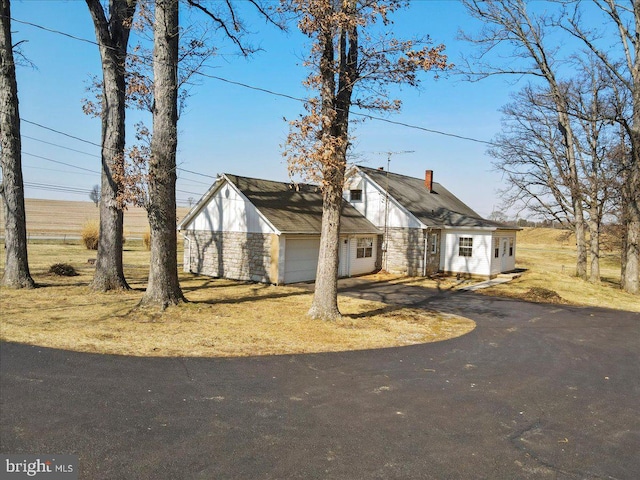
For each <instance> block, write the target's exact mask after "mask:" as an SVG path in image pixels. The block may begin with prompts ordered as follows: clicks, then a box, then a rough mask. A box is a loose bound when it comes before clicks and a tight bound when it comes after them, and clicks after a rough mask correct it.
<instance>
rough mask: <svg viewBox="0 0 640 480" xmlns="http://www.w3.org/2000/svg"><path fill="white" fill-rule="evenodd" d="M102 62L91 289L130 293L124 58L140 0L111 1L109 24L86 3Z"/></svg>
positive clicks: (96, 4)
mask: <svg viewBox="0 0 640 480" xmlns="http://www.w3.org/2000/svg"><path fill="white" fill-rule="evenodd" d="M86 3H87V7H88V8H89V12H90V14H91V17H92V19H93V24H94V28H95V32H96V39H97V40H98V42H99V44H100V58H101V62H102V76H103V77H102V78H103V81H102V83H103V91H102V112H101V119H102V173H101V191H102V195H101V197H100V236H99V240H98V253H97V257H96V271H95V274H94V277H93V282H92V283H91V286H92V288H93V289H95V290H98V291H107V290H119V289H128V288H129V285H128V284H127V281H126V280H125V276H124V269H123V264H122V245H123V222H124V212H123V208H124V205H123V199H122V198H121V196H122V195H123V191H122V189H123V185H122V178H121V175H122V174H123V172H124V147H125V98H126V97H125V95H126V85H125V58H126V54H127V45H128V41H129V32H130V28H131V21H132V19H133V15H134V13H135V9H136V3H137V0H111V2H110V3H109V9H110V11H109V15H110V18H109V19H107V17H106V15H105V12H104V9H103V7H102V4H101V3H100V0H86Z"/></svg>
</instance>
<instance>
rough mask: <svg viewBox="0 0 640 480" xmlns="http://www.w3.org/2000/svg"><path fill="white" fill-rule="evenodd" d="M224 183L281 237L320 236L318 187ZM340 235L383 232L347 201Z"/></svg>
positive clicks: (241, 179) (231, 179)
mask: <svg viewBox="0 0 640 480" xmlns="http://www.w3.org/2000/svg"><path fill="white" fill-rule="evenodd" d="M222 179H226V180H227V181H229V182H230V183H232V184H233V185H234V186H235V187H236V188H237V189H238V190H239V191H240V192H241V193H242V194H243V195H244V196H245V197H246V198H247V200H249V201H250V202H251V203H252V204H253V205H254V206H255V207H256V208H257V209H258V211H259V212H260V213H261V214H262V215H263V216H264V218H265V219H266V220H267V221H269V223H271V225H273V227H275V228H276V229H277V230H278V231H279V232H280V233H289V234H293V233H295V234H308V235H312V234H320V231H321V227H322V193H321V192H320V188H319V187H318V186H317V185H309V184H292V183H284V182H274V181H271V180H262V179H257V178H248V177H241V176H238V175H232V174H224V175H223V176H222ZM216 185H217V184H216ZM216 185H214V186H213V187H212V188H211V189H210V190H209V192H208V193H207V194H205V196H204V197H203V198H202V199H201V200H200V202H199V203H198V205H197V206H196V207H195V208H194V209H193V210H192V211H191V212H190V213H189V214H188V215H187V216H186V217H185V218H184V220H183V221H182V222H180V225H179V228H183V227H184V226H185V225H186V224H188V223H189V222H190V221H191V220H192V219H193V218H194V217H195V216H196V214H197V212H198V211H200V209H201V208H202V207H203V205H204V204H206V203H207V201H208V199H209V198H210V196H211V195H212V194H213V193H214V192H215V190H217V188H216ZM340 233H343V234H358V233H366V234H378V233H380V230H379V229H378V228H377V227H375V226H374V225H373V224H372V223H371V222H369V220H367V219H366V218H365V217H364V216H363V215H362V214H360V212H358V211H357V210H356V209H355V208H354V207H353V206H351V205H350V204H349V203H348V202H346V201H344V200H343V204H342V216H341V221H340Z"/></svg>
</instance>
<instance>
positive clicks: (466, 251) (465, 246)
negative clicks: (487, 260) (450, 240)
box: [458, 237, 473, 257]
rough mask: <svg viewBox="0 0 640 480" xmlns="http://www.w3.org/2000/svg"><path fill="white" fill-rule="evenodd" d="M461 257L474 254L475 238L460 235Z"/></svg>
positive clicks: (459, 254)
mask: <svg viewBox="0 0 640 480" xmlns="http://www.w3.org/2000/svg"><path fill="white" fill-rule="evenodd" d="M458 256H459V257H472V256H473V238H472V237H460V241H459V246H458Z"/></svg>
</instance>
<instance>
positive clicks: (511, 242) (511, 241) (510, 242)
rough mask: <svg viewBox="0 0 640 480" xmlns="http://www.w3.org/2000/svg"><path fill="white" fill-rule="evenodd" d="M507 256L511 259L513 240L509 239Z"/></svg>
mask: <svg viewBox="0 0 640 480" xmlns="http://www.w3.org/2000/svg"><path fill="white" fill-rule="evenodd" d="M509 256H510V257H513V238H510V239H509Z"/></svg>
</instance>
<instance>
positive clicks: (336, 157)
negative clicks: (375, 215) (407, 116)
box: [308, 0, 358, 320]
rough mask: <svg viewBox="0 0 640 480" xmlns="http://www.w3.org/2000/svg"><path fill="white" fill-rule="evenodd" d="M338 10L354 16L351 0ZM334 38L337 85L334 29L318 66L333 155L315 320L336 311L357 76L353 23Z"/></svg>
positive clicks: (327, 173) (326, 175)
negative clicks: (350, 112) (341, 217)
mask: <svg viewBox="0 0 640 480" xmlns="http://www.w3.org/2000/svg"><path fill="white" fill-rule="evenodd" d="M341 5H342V6H341V9H342V12H343V13H344V14H345V15H346V16H348V17H349V16H350V17H353V16H354V15H355V2H354V0H343V2H342V4H341ZM346 23H347V24H348V26H346V27H345V26H342V27H341V28H340V30H339V37H338V55H339V58H338V71H337V76H338V82H337V88H336V81H335V75H336V72H335V67H334V66H333V64H334V45H333V33H332V32H331V33H329V32H326V34H325V37H324V45H323V55H322V59H321V64H320V75H321V77H322V86H321V98H322V115H323V119H331V121H329V122H326V124H325V126H324V127H323V143H324V145H326V146H327V147H326V148H328V149H329V150H332V153H333V155H332V158H330V159H329V160H328V161H327V162H326V163H325V165H324V169H323V172H322V177H323V182H324V183H323V188H322V230H321V234H320V251H319V255H318V269H317V272H316V285H315V292H314V295H313V302H312V304H311V308H310V310H309V312H308V315H309V316H310V317H311V318H314V319H322V320H336V319H338V318H340V310H339V309H338V265H339V260H340V258H339V248H340V215H341V213H342V191H343V188H344V175H345V170H346V166H347V145H348V142H349V109H350V108H351V96H352V93H353V85H354V83H355V81H356V79H357V75H358V72H357V63H358V31H357V27H356V24H355V23H350V22H346Z"/></svg>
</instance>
